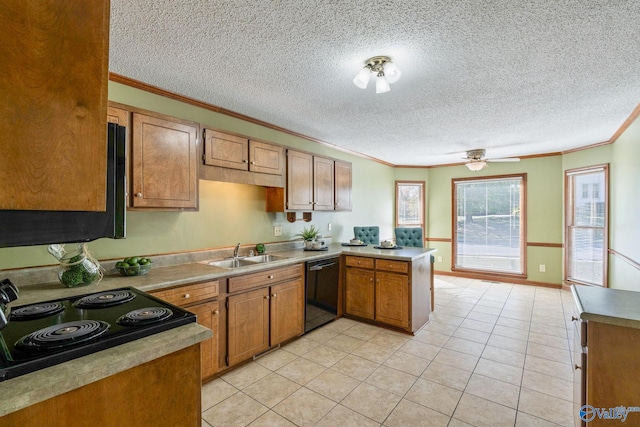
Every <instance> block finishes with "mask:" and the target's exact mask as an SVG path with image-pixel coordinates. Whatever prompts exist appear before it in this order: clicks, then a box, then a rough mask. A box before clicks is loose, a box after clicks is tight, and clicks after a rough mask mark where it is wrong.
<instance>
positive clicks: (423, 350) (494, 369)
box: [202, 276, 573, 427]
mask: <svg viewBox="0 0 640 427" xmlns="http://www.w3.org/2000/svg"><path fill="white" fill-rule="evenodd" d="M435 294H436V297H435V301H436V309H435V312H434V313H432V315H431V320H430V322H429V323H428V324H427V325H426V326H425V327H424V328H423V329H422V330H421V331H419V332H418V333H417V334H416V335H415V336H409V335H405V334H400V333H396V332H391V331H388V330H386V329H383V328H378V327H374V326H370V325H367V324H363V323H360V322H356V321H353V320H349V319H338V320H336V321H334V322H332V323H330V324H328V325H325V326H323V327H321V328H319V329H316V330H315V331H312V332H311V333H309V334H307V335H305V336H303V337H302V338H300V339H298V340H296V341H294V342H292V343H290V344H288V345H286V346H284V347H282V348H281V349H278V350H276V351H274V352H272V353H270V354H268V355H266V356H263V357H261V358H258V359H257V360H255V361H252V362H250V363H248V364H247V365H245V366H242V367H241V368H239V369H236V370H234V371H231V372H229V373H227V374H225V375H223V376H222V377H220V378H218V379H216V380H214V381H212V382H210V383H207V384H205V385H204V387H203V390H202V410H203V412H202V419H203V423H202V425H203V426H204V427H209V426H211V427H216V426H224V427H229V426H249V425H250V426H252V427H255V426H327V427H336V426H386V427H396V426H455V427H459V426H491V427H497V426H518V427H519V426H558V425H559V426H571V425H573V414H572V405H571V399H572V386H573V385H572V375H573V374H572V368H571V360H570V353H569V348H570V347H569V343H570V342H571V339H572V337H571V333H572V328H571V325H570V321H569V320H568V319H570V316H571V314H570V313H571V310H572V300H571V294H570V293H569V292H568V291H561V290H557V289H548V288H539V287H532V286H523V285H512V284H507V283H497V282H487V281H479V280H471V279H463V278H453V277H446V276H437V277H436V282H435Z"/></svg>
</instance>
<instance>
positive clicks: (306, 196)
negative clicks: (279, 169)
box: [287, 150, 313, 210]
mask: <svg viewBox="0 0 640 427" xmlns="http://www.w3.org/2000/svg"><path fill="white" fill-rule="evenodd" d="M312 202H313V156H312V155H311V154H306V153H300V152H298V151H294V150H288V151H287V209H292V210H295V209H301V210H302V209H304V210H311V209H313V205H312Z"/></svg>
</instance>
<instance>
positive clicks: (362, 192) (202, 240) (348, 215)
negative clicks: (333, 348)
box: [0, 82, 640, 290]
mask: <svg viewBox="0 0 640 427" xmlns="http://www.w3.org/2000/svg"><path fill="white" fill-rule="evenodd" d="M109 99H111V100H112V101H115V102H119V103H122V104H127V105H131V106H134V107H138V108H143V109H148V110H152V111H157V112H159V113H162V114H167V115H170V116H175V117H180V118H184V119H188V120H193V121H196V122H199V123H202V124H205V125H208V126H212V127H216V128H219V129H226V130H228V131H232V132H237V133H240V134H243V135H247V136H249V137H253V138H258V139H262V140H266V141H272V142H276V143H280V144H283V145H286V146H289V147H292V148H297V149H301V150H305V151H309V152H313V153H317V154H320V155H325V156H329V157H333V158H338V159H342V160H346V161H349V162H352V164H353V211H352V212H314V213H313V220H312V222H311V223H304V222H302V221H299V222H296V223H293V224H291V223H289V222H287V220H286V217H285V214H284V213H267V212H265V194H264V191H265V190H264V188H262V187H258V186H250V185H241V184H230V183H222V182H213V181H206V180H200V182H199V185H200V193H199V196H200V210H199V211H198V212H128V213H127V238H126V239H123V240H110V239H100V240H97V241H95V242H91V243H90V244H89V249H90V251H91V252H92V253H93V254H94V255H95V256H96V257H97V258H98V259H113V258H121V257H125V256H129V255H154V254H162V253H170V252H178V251H190V250H198V249H209V248H219V247H231V246H233V245H235V244H236V243H237V242H242V243H243V244H247V245H249V244H255V243H259V242H274V241H284V240H289V239H292V238H293V236H294V235H295V234H296V233H298V232H299V231H300V230H301V229H302V227H303V226H308V225H310V224H314V225H316V226H317V227H319V228H320V230H321V231H322V233H323V234H324V235H326V236H329V235H330V236H332V237H333V239H334V241H346V240H348V239H349V238H350V237H352V234H353V226H355V225H379V226H380V234H381V238H382V239H386V238H390V237H393V226H394V220H395V218H394V215H395V213H394V199H395V197H394V194H395V185H394V184H395V180H417V181H425V182H426V216H427V218H426V219H427V230H426V235H427V236H428V237H431V238H444V239H451V180H452V179H453V178H461V177H471V176H478V177H480V176H491V175H502V174H515V173H526V174H527V191H528V200H527V239H528V241H529V242H536V243H554V244H557V243H562V242H563V223H562V221H563V173H564V171H565V170H566V169H572V168H577V167H582V166H591V165H596V164H602V163H610V164H611V168H610V172H611V179H610V247H611V248H612V249H614V250H615V251H617V252H619V253H621V254H623V255H625V256H626V257H629V258H631V259H633V260H635V261H636V262H638V260H640V246H638V245H637V244H636V242H637V241H639V240H640V233H639V232H638V227H637V225H636V223H637V212H639V211H640V206H639V205H640V198H639V197H638V193H639V190H638V185H637V183H638V182H640V168H638V167H637V166H636V165H635V160H636V159H638V158H640V121H636V122H635V123H633V124H632V125H631V126H630V127H629V128H628V129H627V130H626V131H625V132H624V133H623V134H622V135H621V136H620V138H619V139H618V140H617V141H616V143H615V144H611V145H606V146H602V147H597V148H592V149H587V150H581V151H577V152H575V153H570V154H566V155H563V156H548V157H540V158H534V159H524V160H522V161H520V162H519V163H492V164H490V165H489V167H488V168H486V169H483V170H482V171H481V172H477V173H474V172H471V171H469V170H467V169H466V168H465V167H464V166H462V165H459V166H447V167H434V168H393V167H389V166H385V165H383V164H380V163H377V162H373V161H370V160H366V159H363V158H361V157H357V156H352V155H350V154H347V153H344V152H342V151H339V150H334V149H332V148H330V147H327V146H324V145H321V144H317V143H314V142H310V141H308V140H305V139H303V138H298V137H295V136H292V135H289V134H286V133H283V132H279V131H276V130H272V129H269V128H265V127H263V126H259V125H256V124H253V123H249V122H245V121H243V120H240V119H235V118H232V117H229V116H225V115H222V114H217V113H214V112H211V111H208V110H205V109H202V108H198V107H195V106H192V105H189V104H185V103H182V102H179V101H175V100H172V99H168V98H164V97H161V96H158V95H154V94H151V93H148V92H145V91H141V90H138V89H134V88H131V87H129V86H126V85H121V84H118V83H114V82H109ZM328 224H331V225H332V230H331V231H329V230H328ZM274 225H281V226H282V227H283V235H282V236H281V237H274V236H273V226H274ZM429 246H430V247H433V248H436V249H438V253H437V254H436V256H437V257H442V261H441V262H437V263H436V266H435V267H436V271H450V266H451V244H450V243H449V242H430V243H429ZM436 259H437V258H436ZM526 262H527V271H528V280H531V281H535V282H544V283H554V284H558V283H561V281H562V278H563V271H562V268H563V254H562V249H560V248H548V247H528V250H527V261H526ZM54 263H55V260H54V259H53V257H51V256H50V255H49V254H48V253H47V251H46V246H32V247H20V248H0V269H9V268H22V267H31V266H40V265H50V264H54ZM540 264H544V265H545V266H546V272H545V273H540V272H539V268H538V266H539V265H540ZM609 275H610V286H611V287H613V288H621V289H633V290H640V280H639V279H640V272H639V270H638V269H636V268H635V267H633V266H631V265H630V264H629V263H628V262H625V261H623V258H622V257H619V256H615V255H612V256H610V259H609Z"/></svg>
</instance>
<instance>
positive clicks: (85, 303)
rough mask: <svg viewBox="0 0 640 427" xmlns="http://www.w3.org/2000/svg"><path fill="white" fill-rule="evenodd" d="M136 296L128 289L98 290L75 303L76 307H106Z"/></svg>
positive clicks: (122, 302) (127, 300)
mask: <svg viewBox="0 0 640 427" xmlns="http://www.w3.org/2000/svg"><path fill="white" fill-rule="evenodd" d="M135 297H136V296H135V294H133V293H132V292H129V291H126V290H120V291H106V292H98V293H96V294H91V295H87V296H84V297H82V298H80V299H79V300H77V301H76V302H74V303H73V306H74V307H76V308H104V307H113V306H114V305H120V304H124V303H125V302H129V301H131V300H132V299H134V298H135Z"/></svg>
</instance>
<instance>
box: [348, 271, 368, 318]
mask: <svg viewBox="0 0 640 427" xmlns="http://www.w3.org/2000/svg"><path fill="white" fill-rule="evenodd" d="M374 276H375V273H374V272H373V271H371V270H364V269H362V268H347V272H346V284H347V285H346V287H345V311H346V312H347V313H348V314H353V315H354V316H358V317H362V318H365V319H371V320H373V316H374V314H373V313H374V308H375V307H374V294H375V285H374V282H373V280H374Z"/></svg>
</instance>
